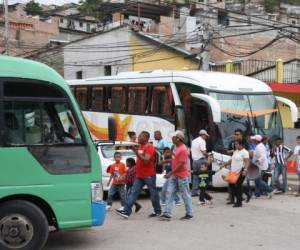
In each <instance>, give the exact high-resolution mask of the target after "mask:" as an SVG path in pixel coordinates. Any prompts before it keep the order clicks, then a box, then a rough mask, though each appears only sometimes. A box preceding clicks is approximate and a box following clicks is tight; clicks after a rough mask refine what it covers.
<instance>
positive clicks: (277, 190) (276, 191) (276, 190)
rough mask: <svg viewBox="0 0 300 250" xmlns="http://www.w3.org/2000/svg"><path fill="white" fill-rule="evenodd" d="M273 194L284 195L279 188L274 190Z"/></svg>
mask: <svg viewBox="0 0 300 250" xmlns="http://www.w3.org/2000/svg"><path fill="white" fill-rule="evenodd" d="M273 193H274V194H281V193H282V191H281V190H279V189H277V188H275V189H274V191H273Z"/></svg>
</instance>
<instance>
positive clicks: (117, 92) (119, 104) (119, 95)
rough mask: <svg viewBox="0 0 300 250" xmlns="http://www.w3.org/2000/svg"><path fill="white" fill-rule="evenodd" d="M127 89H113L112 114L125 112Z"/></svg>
mask: <svg viewBox="0 0 300 250" xmlns="http://www.w3.org/2000/svg"><path fill="white" fill-rule="evenodd" d="M125 108H126V89H125V88H124V87H112V88H111V112H114V113H118V112H125Z"/></svg>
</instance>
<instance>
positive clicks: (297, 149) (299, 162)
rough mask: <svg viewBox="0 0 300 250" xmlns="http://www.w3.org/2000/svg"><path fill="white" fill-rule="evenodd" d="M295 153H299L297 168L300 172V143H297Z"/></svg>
mask: <svg viewBox="0 0 300 250" xmlns="http://www.w3.org/2000/svg"><path fill="white" fill-rule="evenodd" d="M294 154H295V155H297V163H298V164H297V170H298V173H300V145H297V146H296V147H295V149H294Z"/></svg>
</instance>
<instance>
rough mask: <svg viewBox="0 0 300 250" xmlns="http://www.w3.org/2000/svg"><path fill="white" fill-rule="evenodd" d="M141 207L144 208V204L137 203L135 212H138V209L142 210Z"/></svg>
mask: <svg viewBox="0 0 300 250" xmlns="http://www.w3.org/2000/svg"><path fill="white" fill-rule="evenodd" d="M141 208H142V206H141V205H140V204H136V205H135V211H134V212H135V213H137V212H138V211H140V210H141Z"/></svg>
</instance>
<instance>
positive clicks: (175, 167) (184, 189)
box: [160, 130, 193, 220]
mask: <svg viewBox="0 0 300 250" xmlns="http://www.w3.org/2000/svg"><path fill="white" fill-rule="evenodd" d="M172 141H173V144H174V145H175V149H174V152H173V157H172V171H171V172H170V173H168V174H166V175H165V178H170V181H169V185H168V187H167V197H166V206H165V209H164V212H163V214H162V215H161V216H160V218H161V219H162V220H171V218H172V208H173V202H174V195H175V193H176V192H177V189H179V192H180V193H181V195H182V199H183V201H184V205H185V210H186V214H185V216H183V217H182V218H180V219H181V220H188V219H191V218H193V208H192V198H191V195H190V187H189V183H190V171H189V169H188V165H187V163H188V158H189V152H188V149H187V147H186V146H185V144H184V134H183V132H182V131H180V130H177V131H175V133H174V134H173V135H172Z"/></svg>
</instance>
